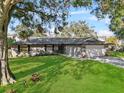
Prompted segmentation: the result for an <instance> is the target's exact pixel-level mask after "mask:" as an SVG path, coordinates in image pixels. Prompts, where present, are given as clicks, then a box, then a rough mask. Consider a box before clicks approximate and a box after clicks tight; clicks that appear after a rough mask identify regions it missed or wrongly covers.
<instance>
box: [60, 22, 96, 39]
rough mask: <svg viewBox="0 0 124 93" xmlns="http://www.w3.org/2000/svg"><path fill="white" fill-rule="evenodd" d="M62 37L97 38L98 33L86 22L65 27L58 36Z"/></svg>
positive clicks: (73, 23)
mask: <svg viewBox="0 0 124 93" xmlns="http://www.w3.org/2000/svg"><path fill="white" fill-rule="evenodd" d="M59 35H60V36H61V37H83V38H86V37H93V38H97V35H96V33H95V32H94V31H93V30H92V29H91V28H90V27H89V26H88V24H87V23H86V22H85V21H79V22H72V23H71V24H70V25H68V26H65V27H64V28H63V29H62V31H61V32H60V34H58V36H59Z"/></svg>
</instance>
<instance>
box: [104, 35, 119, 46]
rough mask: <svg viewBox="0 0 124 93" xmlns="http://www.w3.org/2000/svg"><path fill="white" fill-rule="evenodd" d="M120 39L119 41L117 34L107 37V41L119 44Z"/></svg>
mask: <svg viewBox="0 0 124 93" xmlns="http://www.w3.org/2000/svg"><path fill="white" fill-rule="evenodd" d="M118 41H119V39H118V38H117V37H115V36H111V37H108V38H107V39H106V42H107V43H111V44H114V45H118Z"/></svg>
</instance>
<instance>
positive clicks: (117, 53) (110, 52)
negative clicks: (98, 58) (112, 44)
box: [107, 51, 124, 58]
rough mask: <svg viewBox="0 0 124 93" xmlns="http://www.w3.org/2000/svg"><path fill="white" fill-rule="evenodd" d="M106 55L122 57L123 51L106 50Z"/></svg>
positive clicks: (123, 56)
mask: <svg viewBox="0 0 124 93" xmlns="http://www.w3.org/2000/svg"><path fill="white" fill-rule="evenodd" d="M107 56H112V57H119V58H124V52H118V51H108V52H107Z"/></svg>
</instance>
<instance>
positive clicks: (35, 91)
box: [0, 56, 124, 93]
mask: <svg viewBox="0 0 124 93" xmlns="http://www.w3.org/2000/svg"><path fill="white" fill-rule="evenodd" d="M10 67H11V69H12V71H13V72H14V74H15V76H16V78H17V80H18V81H17V83H15V84H13V85H9V86H6V87H0V93H4V92H5V91H7V90H10V89H13V90H16V92H17V93H41V92H42V93H83V92H84V91H85V93H99V92H100V93H123V91H124V88H123V86H124V70H123V69H120V68H118V67H115V66H112V65H109V64H104V63H100V62H98V61H93V60H84V61H79V60H75V59H72V58H66V57H63V56H42V57H40V56H39V57H29V58H17V59H10ZM33 73H39V74H40V75H41V76H42V79H41V80H40V81H38V82H36V83H35V82H32V81H31V80H30V78H31V76H32V74H33ZM24 81H27V86H25V85H24Z"/></svg>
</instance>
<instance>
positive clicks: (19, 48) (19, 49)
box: [18, 45, 21, 54]
mask: <svg viewBox="0 0 124 93" xmlns="http://www.w3.org/2000/svg"><path fill="white" fill-rule="evenodd" d="M18 52H19V54H20V52H21V51H20V45H18Z"/></svg>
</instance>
